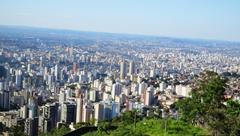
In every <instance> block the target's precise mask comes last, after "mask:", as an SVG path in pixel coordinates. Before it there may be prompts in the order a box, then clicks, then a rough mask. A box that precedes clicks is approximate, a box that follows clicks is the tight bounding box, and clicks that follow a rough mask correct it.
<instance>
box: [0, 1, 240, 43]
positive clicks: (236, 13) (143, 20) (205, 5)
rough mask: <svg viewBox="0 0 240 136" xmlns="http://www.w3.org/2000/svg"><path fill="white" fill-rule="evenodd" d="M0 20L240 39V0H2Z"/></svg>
mask: <svg viewBox="0 0 240 136" xmlns="http://www.w3.org/2000/svg"><path fill="white" fill-rule="evenodd" d="M0 24H1V25H24V26H40V27H49V28H66V29H77V30H87V31H102V32H115V33H135V34H148V35H159V36H173V37H187V38H205V39H219V40H235V41H240V0H0Z"/></svg>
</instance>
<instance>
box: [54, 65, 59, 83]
mask: <svg viewBox="0 0 240 136" xmlns="http://www.w3.org/2000/svg"><path fill="white" fill-rule="evenodd" d="M54 76H55V79H56V80H58V79H59V67H58V65H57V64H56V65H55V69H54Z"/></svg>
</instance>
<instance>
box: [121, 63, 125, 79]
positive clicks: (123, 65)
mask: <svg viewBox="0 0 240 136" xmlns="http://www.w3.org/2000/svg"><path fill="white" fill-rule="evenodd" d="M125 76H126V63H125V60H123V61H121V64H120V79H125Z"/></svg>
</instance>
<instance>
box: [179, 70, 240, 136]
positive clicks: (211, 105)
mask: <svg viewBox="0 0 240 136" xmlns="http://www.w3.org/2000/svg"><path fill="white" fill-rule="evenodd" d="M226 87H227V85H226V80H225V79H223V78H222V77H221V76H219V75H218V74H217V73H214V72H209V71H207V72H206V73H205V74H204V75H203V76H202V77H200V79H199V80H198V81H197V85H196V88H195V89H193V90H192V97H190V98H186V99H183V100H179V101H178V102H177V103H176V105H177V107H178V109H179V111H180V113H181V119H182V120H184V121H186V122H191V123H193V124H198V125H201V126H202V127H205V126H207V127H209V128H210V129H211V130H212V132H213V135H239V134H240V129H239V128H240V127H239V126H240V125H239V124H240V121H239V118H240V116H239V115H240V104H239V103H238V102H235V101H227V104H226V105H224V102H226V100H225V99H224V92H225V88H226Z"/></svg>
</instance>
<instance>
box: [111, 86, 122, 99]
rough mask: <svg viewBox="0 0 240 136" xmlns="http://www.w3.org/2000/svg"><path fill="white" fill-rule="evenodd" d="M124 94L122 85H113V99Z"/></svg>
mask: <svg viewBox="0 0 240 136" xmlns="http://www.w3.org/2000/svg"><path fill="white" fill-rule="evenodd" d="M121 93H122V84H120V83H119V82H117V83H115V84H113V86H112V93H111V94H112V98H113V99H115V96H119V95H120V94H121Z"/></svg>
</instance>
